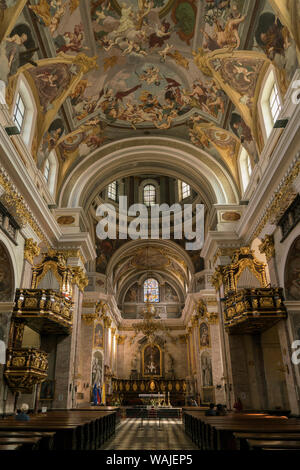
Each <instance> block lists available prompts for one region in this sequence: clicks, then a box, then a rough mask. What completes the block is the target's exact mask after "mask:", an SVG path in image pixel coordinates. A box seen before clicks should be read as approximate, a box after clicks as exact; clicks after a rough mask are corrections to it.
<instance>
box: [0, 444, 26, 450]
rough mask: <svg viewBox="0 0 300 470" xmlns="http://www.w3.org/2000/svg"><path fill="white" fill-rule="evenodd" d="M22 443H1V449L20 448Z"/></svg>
mask: <svg viewBox="0 0 300 470" xmlns="http://www.w3.org/2000/svg"><path fill="white" fill-rule="evenodd" d="M21 447H22V446H21V444H0V451H2V450H4V451H6V450H20V449H21Z"/></svg>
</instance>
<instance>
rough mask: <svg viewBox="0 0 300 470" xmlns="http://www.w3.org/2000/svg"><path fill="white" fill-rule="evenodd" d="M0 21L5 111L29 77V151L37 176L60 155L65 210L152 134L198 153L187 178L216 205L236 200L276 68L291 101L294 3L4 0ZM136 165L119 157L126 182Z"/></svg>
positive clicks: (258, 142) (258, 139)
mask: <svg viewBox="0 0 300 470" xmlns="http://www.w3.org/2000/svg"><path fill="white" fill-rule="evenodd" d="M291 14H293V16H291ZM0 15H1V18H0V19H1V20H2V21H1V24H0V39H3V38H6V44H5V47H2V49H1V77H0V78H1V79H2V80H4V81H5V82H6V84H7V102H8V104H9V105H10V106H12V103H13V101H12V99H13V95H14V91H15V90H16V87H17V86H18V77H19V75H20V74H23V76H24V77H25V79H26V80H27V82H28V84H29V86H30V87H31V89H32V94H33V96H34V99H35V104H36V109H37V124H36V129H35V138H34V140H33V143H32V148H31V151H32V154H33V156H34V157H35V158H36V160H37V162H38V165H39V167H42V164H43V161H44V160H45V158H46V156H47V154H48V153H49V152H50V151H52V150H55V151H56V153H57V156H58V162H59V181H58V185H57V198H59V201H60V202H59V204H60V205H62V206H65V205H68V204H71V206H72V205H73V204H74V200H76V197H75V196H74V194H73V195H72V196H70V194H71V189H70V188H68V185H69V184H70V182H72V185H73V186H74V180H76V181H77V180H78V179H79V178H80V177H81V176H82V174H83V173H84V172H86V171H87V170H88V167H90V168H91V169H92V172H93V177H95V176H96V177H97V178H98V177H99V180H101V181H100V184H101V185H102V183H103V185H105V184H107V183H108V182H109V179H111V175H110V176H109V171H108V169H107V168H105V166H104V165H103V158H102V157H104V156H105V155H106V156H108V153H106V152H109V151H111V152H116V151H117V149H118V146H120V147H119V149H122V150H123V149H124V148H125V147H126V144H124V143H123V141H127V139H132V140H134V139H136V138H138V139H145V140H146V139H148V138H150V137H152V138H153V139H154V140H155V139H156V140H158V139H167V140H168V141H169V142H170V141H173V145H170V149H171V150H172V151H173V149H174V150H176V149H177V147H178V142H179V141H180V142H185V145H189V147H186V148H185V150H184V151H185V152H186V154H188V156H187V157H186V162H185V163H186V169H185V179H187V177H188V175H189V174H190V175H191V177H190V181H191V184H192V183H193V182H192V180H197V182H198V184H199V185H201V187H202V191H203V193H204V196H205V197H204V198H203V199H206V201H207V204H209V203H210V204H212V203H214V202H223V203H224V202H233V201H237V200H238V199H239V196H240V194H239V188H240V185H239V174H238V171H237V158H238V155H239V151H240V146H241V145H243V146H244V147H245V148H246V149H247V151H248V152H249V153H250V156H251V158H252V162H255V161H257V158H258V154H259V152H260V151H261V149H262V144H263V142H262V133H261V129H260V124H259V120H258V119H257V112H256V110H257V99H258V95H259V90H260V86H261V84H262V82H263V79H264V77H265V75H266V73H267V70H268V68H269V66H270V64H271V63H272V64H273V65H274V67H275V69H276V72H277V75H278V80H279V84H280V88H281V91H283V92H285V90H286V88H287V85H288V83H289V81H290V80H291V77H292V75H293V72H294V70H295V67H297V53H298V55H299V31H298V30H297V27H296V25H297V24H298V23H299V7H298V6H297V0H282V1H279V0H278V1H277V0H270V1H269V0H251V1H250V0H247V1H245V0H123V1H122V2H120V1H119V0H55V1H50V0H30V1H28V2H26V1H25V0H3V1H2V2H1V10H0ZM277 15H278V16H279V18H280V20H279V19H278V17H277ZM297 20H298V23H297ZM280 21H281V22H280ZM286 26H287V27H288V28H289V31H288V30H287V28H286ZM298 29H299V28H298ZM3 44H4V43H3ZM274 50H275V51H276V52H274ZM148 145H151V144H148ZM168 145H169V144H168ZM129 148H130V147H129ZM148 150H149V148H148ZM144 151H145V152H147V149H144ZM152 153H153V152H151V155H150V152H148V154H147V157H148V160H149V163H150V165H155V166H157V165H158V161H159V162H161V163H162V164H163V165H165V167H166V168H167V169H168V170H169V172H170V173H171V172H172V171H174V172H175V166H176V165H177V164H178V161H179V160H177V161H176V158H177V157H176V156H175V157H174V161H175V164H174V165H173V162H172V156H171V153H172V152H170V154H167V153H166V152H164V153H163V154H162V155H161V156H159V155H158V153H156V155H155V156H154V157H153V155H152ZM195 155H197V158H198V159H199V162H198V163H199V168H198V173H197V164H196V162H195V161H194V164H193V163H192V162H191V159H192V158H194V156H195ZM204 156H205V157H204ZM208 156H209V157H208ZM152 157H153V158H152ZM135 158H136V160H138V159H139V160H142V158H141V155H137V154H136V155H135ZM129 159H130V155H128V154H127V153H126V152H123V153H122V158H120V159H119V160H117V159H116V160H115V162H114V163H115V164H116V165H117V166H119V167H120V168H121V167H122V166H123V168H121V169H120V173H121V172H122V171H125V170H126V168H125V167H126V163H128V166H129V163H131V162H129ZM96 160H99V161H101V164H99V167H98V168H100V169H101V175H99V173H97V170H96V166H97V165H96ZM132 160H134V158H133V159H132ZM164 160H165V161H164ZM182 160H183V159H182ZM204 160H205V162H204ZM107 163H108V161H107ZM132 163H133V162H132ZM134 163H136V164H140V161H136V162H134ZM142 166H143V169H141V170H142V171H144V169H145V165H144V162H143V165H142ZM183 166H184V165H183V164H182V166H181V167H180V171H183ZM112 168H113V170H114V171H116V167H114V166H113V165H112ZM77 170H78V171H77ZM102 170H104V171H103V175H102ZM131 171H132V167H128V172H129V173H130V172H131ZM129 173H128V174H129ZM221 173H223V174H221ZM224 175H225V176H224ZM225 180H226V181H225ZM76 181H75V184H76ZM80 182H81V185H82V186H81V187H80V188H78V186H77V185H76V191H77V190H78V189H79V191H77V192H78V194H79V195H80V201H79V200H78V201H77V202H83V203H84V204H88V201H91V200H92V198H93V192H94V191H96V190H98V189H99V188H96V187H95V188H93V187H92V182H91V181H89V182H88V181H87V180H85V181H83V179H80ZM226 185H227V187H226ZM229 187H231V188H232V189H231V190H230V188H229ZM83 192H85V194H83ZM73 193H74V191H73Z"/></svg>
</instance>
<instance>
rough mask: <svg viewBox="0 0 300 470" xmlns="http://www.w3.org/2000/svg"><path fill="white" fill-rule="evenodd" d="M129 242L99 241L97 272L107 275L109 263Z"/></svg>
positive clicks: (97, 247) (117, 240)
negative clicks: (116, 252)
mask: <svg viewBox="0 0 300 470" xmlns="http://www.w3.org/2000/svg"><path fill="white" fill-rule="evenodd" d="M126 241H127V240H119V239H116V240H99V239H97V241H96V253H97V258H96V271H97V273H101V274H105V272H106V268H107V265H108V262H109V260H110V258H111V257H112V255H113V254H114V252H115V251H116V250H117V249H118V248H120V246H122V245H123V244H124V243H125V242H126Z"/></svg>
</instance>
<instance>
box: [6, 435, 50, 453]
mask: <svg viewBox="0 0 300 470" xmlns="http://www.w3.org/2000/svg"><path fill="white" fill-rule="evenodd" d="M41 439H42V438H41V437H0V445H18V446H20V447H19V449H20V450H39V443H40V441H41Z"/></svg>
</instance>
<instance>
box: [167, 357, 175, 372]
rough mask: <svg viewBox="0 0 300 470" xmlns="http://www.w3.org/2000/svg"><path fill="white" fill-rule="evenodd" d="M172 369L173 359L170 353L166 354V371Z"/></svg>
mask: <svg viewBox="0 0 300 470" xmlns="http://www.w3.org/2000/svg"><path fill="white" fill-rule="evenodd" d="M173 370H174V359H173V357H172V356H171V354H168V371H169V372H170V371H173Z"/></svg>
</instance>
